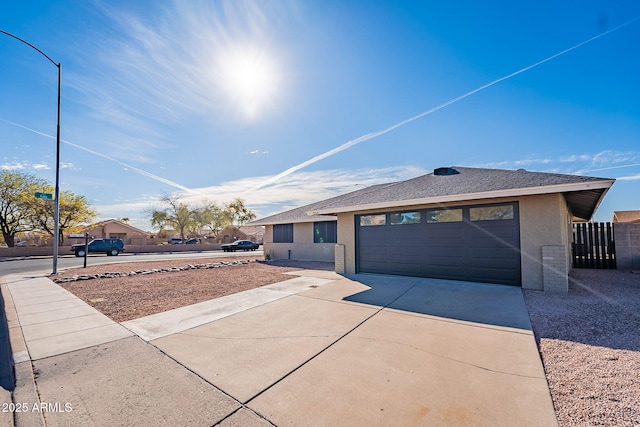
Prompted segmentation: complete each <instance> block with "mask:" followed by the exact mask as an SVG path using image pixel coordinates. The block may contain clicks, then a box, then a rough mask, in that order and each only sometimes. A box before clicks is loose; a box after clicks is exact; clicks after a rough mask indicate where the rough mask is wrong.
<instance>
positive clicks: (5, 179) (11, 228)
mask: <svg viewBox="0 0 640 427" xmlns="http://www.w3.org/2000/svg"><path fill="white" fill-rule="evenodd" d="M45 186H46V182H45V181H44V180H41V179H38V178H36V177H35V176H33V175H29V174H24V173H19V172H11V171H7V170H0V229H2V237H3V239H4V241H5V243H6V244H7V246H9V247H13V246H14V244H15V236H16V234H18V233H24V232H27V231H30V230H32V229H33V227H32V224H31V222H30V221H29V217H30V213H31V212H30V206H29V201H30V200H31V199H33V195H34V193H35V192H36V191H37V190H39V189H41V188H43V187H45Z"/></svg>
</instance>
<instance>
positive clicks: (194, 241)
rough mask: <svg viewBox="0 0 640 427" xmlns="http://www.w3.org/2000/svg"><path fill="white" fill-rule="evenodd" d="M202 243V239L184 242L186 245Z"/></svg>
mask: <svg viewBox="0 0 640 427" xmlns="http://www.w3.org/2000/svg"><path fill="white" fill-rule="evenodd" d="M199 243H200V239H188V240H187V241H186V242H184V244H185V245H197V244H199Z"/></svg>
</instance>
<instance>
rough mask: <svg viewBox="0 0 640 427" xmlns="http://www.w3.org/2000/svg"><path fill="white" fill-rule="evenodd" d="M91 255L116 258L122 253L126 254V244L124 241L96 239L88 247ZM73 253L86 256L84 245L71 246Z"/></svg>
mask: <svg viewBox="0 0 640 427" xmlns="http://www.w3.org/2000/svg"><path fill="white" fill-rule="evenodd" d="M87 249H88V250H89V253H96V252H97V253H100V252H102V253H105V254H107V255H109V256H116V255H118V254H120V252H124V242H123V241H122V239H94V240H92V241H90V242H89V245H88V247H87ZM71 252H75V254H76V256H78V257H80V256H84V255H85V252H84V243H83V244H78V245H73V246H71Z"/></svg>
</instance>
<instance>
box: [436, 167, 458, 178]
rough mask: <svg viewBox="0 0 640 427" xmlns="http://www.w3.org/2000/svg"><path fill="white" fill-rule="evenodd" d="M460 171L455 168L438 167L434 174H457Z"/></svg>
mask: <svg viewBox="0 0 640 427" xmlns="http://www.w3.org/2000/svg"><path fill="white" fill-rule="evenodd" d="M459 173H460V172H458V171H457V170H455V169H454V168H437V169H434V170H433V174H434V175H436V176H449V175H457V174H459Z"/></svg>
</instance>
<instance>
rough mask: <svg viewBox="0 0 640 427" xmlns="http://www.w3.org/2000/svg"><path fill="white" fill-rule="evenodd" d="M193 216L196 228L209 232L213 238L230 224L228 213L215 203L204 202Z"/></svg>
mask: <svg viewBox="0 0 640 427" xmlns="http://www.w3.org/2000/svg"><path fill="white" fill-rule="evenodd" d="M194 214H195V218H196V222H197V224H198V227H202V228H204V229H207V230H209V232H210V234H211V235H213V237H214V238H216V237H218V234H219V233H220V232H221V231H222V230H224V228H225V227H226V226H228V225H230V224H231V218H230V217H229V213H228V212H227V211H226V210H225V209H223V208H221V207H220V206H218V205H217V204H216V203H215V202H205V203H204V205H203V206H202V207H201V208H199V209H196V211H195V212H194Z"/></svg>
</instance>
